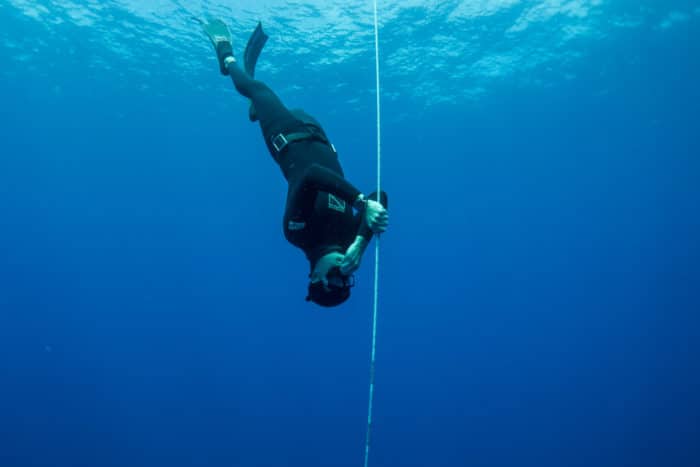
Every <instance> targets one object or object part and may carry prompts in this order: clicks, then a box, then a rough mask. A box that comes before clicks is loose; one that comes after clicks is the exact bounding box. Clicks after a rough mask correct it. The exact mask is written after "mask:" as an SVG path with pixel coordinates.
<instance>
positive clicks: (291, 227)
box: [287, 221, 306, 230]
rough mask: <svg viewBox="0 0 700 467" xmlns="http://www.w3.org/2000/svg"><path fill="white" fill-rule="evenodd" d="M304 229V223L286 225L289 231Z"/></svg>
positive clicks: (292, 222) (290, 222)
mask: <svg viewBox="0 0 700 467" xmlns="http://www.w3.org/2000/svg"><path fill="white" fill-rule="evenodd" d="M304 227H306V222H294V221H289V223H288V224H287V228H288V229H289V230H302V229H303V228H304Z"/></svg>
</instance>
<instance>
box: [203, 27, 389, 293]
mask: <svg viewBox="0 0 700 467" xmlns="http://www.w3.org/2000/svg"><path fill="white" fill-rule="evenodd" d="M203 24H204V23H203ZM204 25H205V31H206V32H207V33H208V34H209V36H210V39H211V41H212V44H213V45H214V47H215V49H216V51H217V57H218V59H219V65H220V69H221V72H222V74H225V75H226V74H228V75H230V76H231V79H232V80H233V84H234V86H235V87H236V90H237V91H238V92H239V93H240V94H241V95H243V96H245V97H246V98H248V99H250V101H251V109H254V116H253V113H252V112H251V120H259V122H260V128H261V130H262V134H263V138H264V140H265V144H266V145H267V148H268V151H269V152H270V154H271V155H272V157H273V159H274V160H275V162H277V164H278V165H279V167H280V169H281V170H282V174H283V175H284V177H285V179H286V180H287V182H288V191H287V201H286V208H285V213H284V218H283V222H284V235H285V238H286V239H287V240H288V241H289V242H290V243H291V244H293V245H294V246H296V247H298V248H300V249H301V250H303V251H304V254H305V255H306V257H307V259H308V260H309V263H310V266H311V274H310V277H311V284H310V286H309V296H307V300H310V301H314V302H315V303H318V304H320V305H323V306H335V305H338V304H340V303H342V302H343V301H345V300H346V299H347V298H348V296H349V294H350V292H349V289H350V287H351V285H349V282H350V281H349V276H350V275H351V274H352V273H353V272H354V271H355V270H356V269H357V268H358V267H359V264H360V260H361V257H362V254H363V253H364V251H365V249H366V247H367V244H368V242H369V240H370V239H371V237H372V234H373V232H376V233H380V232H383V231H384V230H386V227H387V225H388V214H387V212H386V209H385V208H384V207H383V206H382V204H383V205H384V206H386V204H387V199H386V195H385V194H384V193H382V200H381V201H382V203H381V204H380V203H378V202H376V201H373V200H372V199H368V198H367V197H365V196H364V195H363V194H362V192H361V191H360V190H358V189H357V188H356V187H354V186H353V185H352V184H351V183H350V182H348V181H347V180H346V179H345V177H344V173H343V169H342V167H341V165H340V161H339V160H338V155H337V153H336V152H335V148H334V147H333V145H332V144H330V142H329V141H328V138H327V136H326V134H325V132H324V131H323V128H322V127H321V125H320V123H318V121H317V120H316V119H314V118H313V117H311V116H310V115H308V114H306V113H305V112H304V111H301V110H289V109H287V107H286V106H285V105H284V104H283V103H282V101H281V100H280V99H279V97H278V96H277V95H276V94H275V93H274V92H273V91H272V90H271V89H270V88H269V87H268V86H267V85H266V84H265V83H263V82H262V81H259V80H256V79H254V78H253V76H251V75H252V74H253V72H254V71H251V69H250V67H249V66H247V65H248V64H246V68H247V69H248V72H246V71H244V70H243V69H242V68H241V67H239V65H238V63H237V61H236V59H235V58H234V56H233V50H232V47H231V45H230V37H229V38H227V37H226V36H225V34H224V33H223V32H222V31H223V28H225V25H223V23H220V22H219V23H208V24H204ZM208 25H213V26H214V27H217V28H220V29H217V30H216V32H217V33H219V34H220V35H214V34H212V33H211V32H210V31H207V29H206V27H207V26H208ZM221 25H223V28H221ZM259 28H260V26H259ZM226 31H227V29H226ZM260 31H262V29H260ZM256 32H258V31H257V30H256ZM266 39H267V37H266V36H265V40H266ZM263 43H264V42H263ZM246 52H247V51H246ZM246 58H247V57H246ZM255 59H257V56H256V57H255ZM373 196H374V197H376V194H373V195H370V197H369V198H372V197H373ZM353 208H355V210H356V211H357V214H355V213H354V211H353Z"/></svg>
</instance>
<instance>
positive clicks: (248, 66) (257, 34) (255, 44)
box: [243, 21, 268, 78]
mask: <svg viewBox="0 0 700 467" xmlns="http://www.w3.org/2000/svg"><path fill="white" fill-rule="evenodd" d="M267 39H268V35H267V34H265V31H263V28H262V23H261V22H259V21H258V25H257V27H256V28H255V31H253V34H251V35H250V39H248V44H246V46H245V52H244V53H243V61H244V64H245V72H246V73H248V74H249V75H250V77H251V78H253V77H255V64H256V63H258V57H259V56H260V52H262V49H263V47H265V43H266V42H267Z"/></svg>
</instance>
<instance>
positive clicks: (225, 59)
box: [198, 19, 236, 75]
mask: <svg viewBox="0 0 700 467" xmlns="http://www.w3.org/2000/svg"><path fill="white" fill-rule="evenodd" d="M198 21H199V22H200V24H201V25H202V29H204V33H205V34H206V35H207V37H209V41H210V42H211V45H213V46H214V50H215V51H216V57H217V58H218V60H219V69H220V70H221V74H222V75H228V74H229V72H228V64H229V63H230V62H231V59H233V61H235V60H236V59H235V58H234V56H233V46H232V45H231V43H232V40H231V31H229V29H228V26H226V23H224V22H223V21H221V20H220V19H211V20H208V21H202V20H198Z"/></svg>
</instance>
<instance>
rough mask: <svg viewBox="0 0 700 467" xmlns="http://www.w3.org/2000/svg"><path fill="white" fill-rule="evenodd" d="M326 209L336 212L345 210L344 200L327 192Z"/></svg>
mask: <svg viewBox="0 0 700 467" xmlns="http://www.w3.org/2000/svg"><path fill="white" fill-rule="evenodd" d="M328 209H333V210H334V211H338V212H345V201H343V200H342V199H338V198H336V197H335V196H333V195H332V194H330V193H328Z"/></svg>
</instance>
